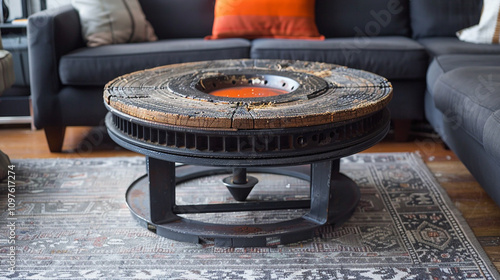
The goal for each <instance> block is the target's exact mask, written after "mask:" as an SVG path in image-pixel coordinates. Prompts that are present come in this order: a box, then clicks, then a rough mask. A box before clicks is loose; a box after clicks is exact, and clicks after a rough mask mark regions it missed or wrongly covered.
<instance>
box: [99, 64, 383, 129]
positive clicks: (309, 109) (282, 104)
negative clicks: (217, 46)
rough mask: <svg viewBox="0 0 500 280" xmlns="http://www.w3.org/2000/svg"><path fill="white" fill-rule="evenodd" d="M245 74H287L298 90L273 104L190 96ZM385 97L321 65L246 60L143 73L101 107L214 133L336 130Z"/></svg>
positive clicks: (121, 83)
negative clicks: (210, 83) (215, 81)
mask: <svg viewBox="0 0 500 280" xmlns="http://www.w3.org/2000/svg"><path fill="white" fill-rule="evenodd" d="M246 71H247V72H248V71H250V72H251V73H271V74H273V75H275V76H280V75H281V74H283V75H290V74H294V75H296V76H297V77H298V78H299V79H298V80H299V87H298V88H295V89H294V90H292V91H291V92H290V93H288V94H284V95H282V96H281V97H282V98H281V99H279V98H278V99H275V98H273V97H262V98H249V99H246V98H242V99H238V98H220V97H216V96H212V95H210V94H208V93H204V92H201V91H200V90H199V89H198V88H199V87H202V88H205V85H204V84H203V81H204V80H205V79H210V78H213V77H231V76H234V75H237V74H238V73H241V74H242V75H245V73H246ZM318 80H319V81H322V82H318ZM200 81H201V82H200ZM238 82H239V81H238ZM233 83H235V82H233ZM179 84H180V85H179ZM197 87H198V88H197ZM391 97H392V86H391V84H390V83H389V82H388V81H387V80H386V79H385V78H383V77H380V76H378V75H375V74H372V73H369V72H365V71H360V70H355V69H350V68H346V67H343V66H339V65H333V64H325V63H312V62H300V61H283V60H250V59H247V60H222V61H206V62H193V63H184V64H177V65H168V66H163V67H158V68H153V69H148V70H144V71H139V72H134V73H131V74H128V75H124V76H121V77H118V78H116V79H115V80H113V81H111V82H109V83H108V84H107V85H106V87H105V90H104V100H105V102H106V104H108V106H109V107H111V108H113V109H115V110H117V111H119V112H122V113H125V114H127V115H130V116H133V117H137V118H140V119H142V120H147V121H153V122H158V123H161V124H169V125H177V126H185V127H195V128H218V129H266V128H286V127H304V126H312V125H321V124H326V123H332V122H341V121H345V120H350V119H353V118H357V117H362V116H366V115H369V114H371V113H373V112H376V111H379V110H381V109H383V108H384V107H385V106H386V105H387V104H388V102H389V101H390V99H391Z"/></svg>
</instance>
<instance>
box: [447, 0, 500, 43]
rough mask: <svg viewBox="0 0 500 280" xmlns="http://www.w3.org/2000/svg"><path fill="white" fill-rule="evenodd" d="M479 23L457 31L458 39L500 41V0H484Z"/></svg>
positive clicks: (472, 41) (486, 41)
mask: <svg viewBox="0 0 500 280" xmlns="http://www.w3.org/2000/svg"><path fill="white" fill-rule="evenodd" d="M483 5H484V6H483V12H482V14H481V19H480V20H479V24H477V25H474V26H471V27H469V28H466V29H462V30H460V31H458V32H457V36H458V38H459V39H460V40H462V41H466V42H470V43H479V44H481V43H482V44H499V43H500V0H484V4H483Z"/></svg>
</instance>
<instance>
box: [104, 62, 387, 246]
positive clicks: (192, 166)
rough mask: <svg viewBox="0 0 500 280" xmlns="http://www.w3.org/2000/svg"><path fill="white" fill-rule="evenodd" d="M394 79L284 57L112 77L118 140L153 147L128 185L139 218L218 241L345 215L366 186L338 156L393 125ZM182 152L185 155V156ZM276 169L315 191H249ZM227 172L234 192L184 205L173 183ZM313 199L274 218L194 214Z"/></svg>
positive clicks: (280, 233)
mask: <svg viewBox="0 0 500 280" xmlns="http://www.w3.org/2000/svg"><path fill="white" fill-rule="evenodd" d="M391 97H392V86H391V84H390V83H389V82H388V81H387V80H386V79H385V78H383V77H380V76H378V75H375V74H373V73H369V72H365V71H361V70H356V69H350V68H347V67H343V66H339V65H333V64H325V63H316V62H306V61H285V60H253V59H241V60H219V61H203V62H192V63H185V64H176V65H168V66H163V67H158V68H153V69H147V70H144V71H139V72H134V73H131V74H128V75H124V76H121V77H118V78H116V79H114V80H113V81H111V82H109V83H108V84H107V85H106V87H105V89H104V101H105V105H106V107H107V109H108V110H109V113H108V115H107V117H106V126H107V128H108V132H109V134H110V136H111V138H112V139H113V140H114V141H116V142H117V143H118V144H119V145H121V146H123V147H125V148H127V149H130V150H132V151H136V152H139V153H141V154H144V155H145V156H146V159H147V161H146V162H147V174H146V175H145V176H144V177H141V178H139V179H138V180H137V181H135V182H134V183H133V184H132V185H131V186H130V187H129V189H128V191H127V194H126V200H127V204H128V206H129V208H130V210H131V212H132V214H133V216H134V217H135V218H136V219H137V220H138V221H139V223H140V224H141V225H142V226H144V227H146V228H147V229H149V230H151V231H153V232H155V233H156V234H158V235H161V236H164V237H168V238H171V239H175V240H180V241H187V242H193V243H204V242H214V243H215V245H216V246H229V247H248V246H278V245H281V244H287V243H292V242H297V241H301V240H305V239H309V238H311V237H312V235H313V233H314V231H315V230H316V229H318V228H319V227H321V226H323V225H325V224H334V225H340V224H341V223H343V222H344V221H345V220H347V219H348V218H349V217H350V215H351V214H352V212H353V211H354V209H355V207H356V205H357V203H358V201H359V198H360V193H359V189H358V186H357V185H356V183H355V182H354V181H353V180H351V179H350V178H348V177H347V176H345V175H343V174H341V173H340V172H339V166H340V158H342V157H345V156H348V155H351V154H355V153H358V152H360V151H363V150H365V149H367V148H369V147H371V146H372V145H374V144H376V143H378V142H379V141H380V140H382V139H383V138H384V137H385V135H386V134H387V132H388V130H389V123H390V116H389V113H388V110H387V109H386V105H387V104H388V102H389V101H390V99H391ZM179 163H180V164H179ZM249 173H272V174H281V175H286V176H292V177H296V178H300V179H304V180H308V181H309V182H310V189H311V190H310V198H309V199H307V200H299V201H272V202H266V201H246V198H247V196H248V194H249V193H250V192H251V190H252V188H253V187H254V186H255V185H256V184H258V179H256V178H255V177H253V176H250V175H249ZM214 174H228V176H227V177H226V178H224V179H223V180H222V181H221V182H220V184H224V185H226V186H227V188H228V190H229V192H230V193H231V194H232V196H233V197H234V200H235V202H234V203H224V204H202V205H199V204H198V205H177V203H176V200H175V189H176V186H177V185H179V184H181V183H183V182H186V181H189V180H193V179H195V178H200V177H203V176H212V175H214ZM296 208H307V209H309V211H308V212H307V214H305V215H303V216H302V217H300V218H296V219H292V220H288V221H282V222H277V223H271V224H215V223H211V222H209V221H195V220H192V219H189V218H186V214H193V213H214V212H237V211H261V210H278V209H296Z"/></svg>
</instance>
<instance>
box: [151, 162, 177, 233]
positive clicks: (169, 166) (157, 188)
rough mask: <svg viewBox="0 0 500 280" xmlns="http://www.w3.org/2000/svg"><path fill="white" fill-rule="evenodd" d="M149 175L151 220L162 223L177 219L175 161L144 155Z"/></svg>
mask: <svg viewBox="0 0 500 280" xmlns="http://www.w3.org/2000/svg"><path fill="white" fill-rule="evenodd" d="M146 164H147V169H148V175H149V201H150V206H149V207H150V213H151V222H152V223H155V224H162V223H167V222H171V221H173V220H177V219H179V218H178V217H177V216H176V215H175V214H174V213H173V208H174V206H175V163H174V162H169V161H164V160H159V159H155V158H151V157H146Z"/></svg>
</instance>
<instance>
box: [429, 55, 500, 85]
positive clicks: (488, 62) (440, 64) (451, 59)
mask: <svg viewBox="0 0 500 280" xmlns="http://www.w3.org/2000/svg"><path fill="white" fill-rule="evenodd" d="M468 66H500V54H498V55H490V54H450V55H441V56H438V57H436V58H434V59H433V60H432V63H431V65H430V66H429V70H428V71H427V89H428V90H429V92H430V93H432V89H433V87H434V85H435V84H436V81H437V80H438V79H439V77H441V75H442V74H444V73H446V72H449V71H451V70H453V69H457V68H460V67H468Z"/></svg>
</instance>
